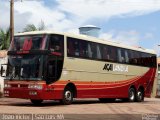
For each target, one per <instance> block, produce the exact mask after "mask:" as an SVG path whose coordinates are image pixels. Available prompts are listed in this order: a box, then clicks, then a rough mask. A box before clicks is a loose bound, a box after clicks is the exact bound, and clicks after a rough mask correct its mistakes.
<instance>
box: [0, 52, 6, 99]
mask: <svg viewBox="0 0 160 120" xmlns="http://www.w3.org/2000/svg"><path fill="white" fill-rule="evenodd" d="M6 62H7V51H5V50H0V66H1V64H5V63H6ZM3 87H4V80H3V77H1V76H0V97H1V95H2V93H3Z"/></svg>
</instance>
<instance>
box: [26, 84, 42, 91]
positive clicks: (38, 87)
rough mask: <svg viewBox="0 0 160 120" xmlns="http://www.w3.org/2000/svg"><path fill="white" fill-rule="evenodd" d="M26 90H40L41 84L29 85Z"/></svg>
mask: <svg viewBox="0 0 160 120" xmlns="http://www.w3.org/2000/svg"><path fill="white" fill-rule="evenodd" d="M28 89H36V90H42V89H43V85H41V84H30V85H28Z"/></svg>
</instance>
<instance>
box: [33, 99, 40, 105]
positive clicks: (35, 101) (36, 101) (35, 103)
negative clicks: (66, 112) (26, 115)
mask: <svg viewBox="0 0 160 120" xmlns="http://www.w3.org/2000/svg"><path fill="white" fill-rule="evenodd" d="M31 102H32V104H34V105H40V104H41V103H42V102H43V100H33V99H31Z"/></svg>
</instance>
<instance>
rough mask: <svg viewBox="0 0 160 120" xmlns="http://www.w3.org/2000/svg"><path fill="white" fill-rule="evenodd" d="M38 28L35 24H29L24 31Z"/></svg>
mask: <svg viewBox="0 0 160 120" xmlns="http://www.w3.org/2000/svg"><path fill="white" fill-rule="evenodd" d="M36 30H37V28H36V26H35V25H34V24H28V25H26V27H25V28H24V29H23V32H29V31H36Z"/></svg>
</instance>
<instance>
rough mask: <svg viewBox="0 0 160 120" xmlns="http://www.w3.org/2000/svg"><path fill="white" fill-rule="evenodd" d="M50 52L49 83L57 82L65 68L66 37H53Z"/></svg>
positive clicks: (50, 42)
mask: <svg viewBox="0 0 160 120" xmlns="http://www.w3.org/2000/svg"><path fill="white" fill-rule="evenodd" d="M49 50H50V54H49V55H48V60H47V78H48V79H47V83H52V82H54V81H57V80H58V79H59V78H60V76H61V72H62V67H63V56H64V55H63V53H64V52H63V51H64V36H62V35H51V36H50V38H49Z"/></svg>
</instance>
